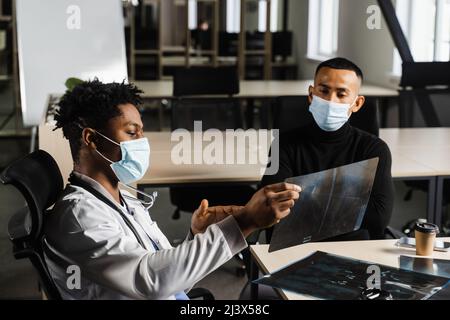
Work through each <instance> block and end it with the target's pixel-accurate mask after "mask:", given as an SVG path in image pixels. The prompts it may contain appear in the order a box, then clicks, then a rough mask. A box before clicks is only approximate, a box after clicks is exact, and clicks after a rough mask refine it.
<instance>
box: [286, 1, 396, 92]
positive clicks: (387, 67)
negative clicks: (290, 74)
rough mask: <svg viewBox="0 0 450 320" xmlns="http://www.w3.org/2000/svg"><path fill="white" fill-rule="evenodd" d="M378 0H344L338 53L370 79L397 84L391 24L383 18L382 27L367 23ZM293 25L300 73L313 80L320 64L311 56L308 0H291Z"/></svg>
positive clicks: (380, 83) (290, 9) (291, 21)
mask: <svg viewBox="0 0 450 320" xmlns="http://www.w3.org/2000/svg"><path fill="white" fill-rule="evenodd" d="M372 4H376V0H340V7H339V40H338V53H337V55H338V56H343V57H346V58H348V59H350V60H352V61H354V62H355V63H356V64H358V65H359V66H360V67H361V68H362V69H363V71H364V73H365V75H366V81H367V82H368V83H373V84H377V85H382V86H390V87H395V86H396V84H397V83H398V80H395V79H392V76H391V75H390V72H391V69H392V60H393V49H394V43H393V41H392V39H391V36H390V34H389V31H388V29H387V25H386V24H385V22H384V19H383V20H382V25H381V30H369V29H368V28H367V26H366V21H367V18H368V14H367V13H366V10H367V7H368V6H370V5H372ZM289 27H290V29H291V30H292V31H293V32H294V38H295V52H294V54H295V57H296V60H297V61H298V62H299V75H300V77H301V78H305V79H309V78H311V77H312V76H313V74H314V70H315V68H316V66H317V64H318V63H319V62H318V61H314V60H311V59H308V58H307V57H306V53H307V44H308V43H307V38H308V0H291V1H290V3H289Z"/></svg>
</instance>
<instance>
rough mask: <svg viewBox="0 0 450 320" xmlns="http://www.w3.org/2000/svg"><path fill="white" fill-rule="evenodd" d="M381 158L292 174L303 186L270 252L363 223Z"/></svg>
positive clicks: (295, 182)
mask: <svg viewBox="0 0 450 320" xmlns="http://www.w3.org/2000/svg"><path fill="white" fill-rule="evenodd" d="M377 166H378V158H373V159H369V160H364V161H361V162H356V163H352V164H349V165H345V166H342V167H338V168H334V169H329V170H325V171H321V172H317V173H312V174H308V175H304V176H300V177H294V178H289V179H287V180H286V182H289V183H293V184H296V185H299V186H300V187H301V188H302V192H301V193H300V198H299V199H298V200H297V202H296V204H295V205H294V207H293V208H292V209H291V213H290V214H289V215H288V216H287V217H286V218H285V219H283V220H281V222H280V223H279V224H277V225H276V227H275V229H274V232H273V236H272V239H271V242H270V247H269V252H272V251H276V250H280V249H284V248H287V247H291V246H295V245H299V244H303V243H307V242H311V241H320V240H324V239H327V238H331V237H335V236H338V235H342V234H346V233H349V232H352V231H354V230H358V229H359V228H360V227H361V223H362V220H363V218H364V214H365V212H366V208H367V203H368V201H369V197H370V192H371V191H372V185H373V181H374V179H375V173H376V170H377Z"/></svg>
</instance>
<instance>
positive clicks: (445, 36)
mask: <svg viewBox="0 0 450 320" xmlns="http://www.w3.org/2000/svg"><path fill="white" fill-rule="evenodd" d="M396 12H397V16H398V18H399V21H400V25H401V26H402V29H403V32H404V33H405V36H406V38H407V39H408V43H409V46H410V49H411V52H412V55H413V57H414V60H415V61H449V60H450V0H397V4H396ZM393 73H394V75H401V73H402V60H401V58H400V55H399V53H398V50H397V49H395V50H394V66H393Z"/></svg>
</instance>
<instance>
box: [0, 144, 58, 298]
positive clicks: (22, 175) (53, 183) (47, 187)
mask: <svg viewBox="0 0 450 320" xmlns="http://www.w3.org/2000/svg"><path fill="white" fill-rule="evenodd" d="M0 179H1V182H2V183H3V184H11V185H13V186H14V187H16V188H17V189H18V190H19V191H20V192H21V193H22V195H23V196H24V198H25V200H26V203H27V206H26V207H25V208H23V209H21V210H19V212H17V213H15V214H14V215H13V216H12V218H11V219H10V221H9V224H8V233H9V237H10V239H11V241H12V243H13V254H14V257H15V258H16V259H26V258H28V259H30V261H31V263H32V265H33V267H34V268H35V269H36V270H37V272H38V275H39V279H40V282H41V285H42V289H43V290H44V292H45V294H46V296H47V298H49V299H61V296H60V294H59V292H58V289H57V288H56V286H55V284H54V282H53V279H52V277H51V276H50V273H49V271H48V268H47V265H46V263H45V260H44V251H43V249H44V248H43V242H44V235H43V223H44V215H45V211H46V210H47V209H48V208H49V207H50V206H52V205H53V204H54V203H55V202H56V200H57V198H58V195H59V194H60V192H61V191H62V190H63V179H62V176H61V172H60V171H59V168H58V165H57V164H56V162H55V160H53V158H52V157H51V156H50V155H49V154H48V153H46V152H45V151H42V150H39V151H36V152H34V153H31V154H29V155H28V156H26V157H24V158H23V159H20V160H18V161H16V162H14V163H13V164H11V165H10V166H9V167H8V168H6V169H5V170H4V171H3V173H2V174H1V176H0Z"/></svg>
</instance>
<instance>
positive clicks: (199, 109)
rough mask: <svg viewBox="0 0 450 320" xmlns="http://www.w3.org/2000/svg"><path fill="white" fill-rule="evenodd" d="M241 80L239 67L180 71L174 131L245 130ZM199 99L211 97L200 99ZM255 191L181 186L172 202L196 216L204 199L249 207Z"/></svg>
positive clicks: (176, 80)
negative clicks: (239, 97)
mask: <svg viewBox="0 0 450 320" xmlns="http://www.w3.org/2000/svg"><path fill="white" fill-rule="evenodd" d="M237 93H239V79H238V75H237V70H236V68H235V67H223V68H204V67H202V68H190V69H180V70H178V71H177V72H176V74H175V78H174V95H175V96H176V99H175V100H174V101H173V104H172V116H171V118H172V130H176V129H181V128H182V129H187V130H190V131H193V129H194V121H201V124H202V130H203V131H205V130H208V129H212V128H214V129H218V130H226V129H242V128H244V121H243V117H242V111H241V107H240V103H239V100H237V99H235V98H233V95H234V94H237ZM196 96H209V97H208V98H207V97H204V98H199V97H196ZM254 192H255V190H254V189H253V188H252V187H250V186H234V185H233V186H219V185H217V186H211V185H208V186H190V187H186V186H180V187H171V188H170V199H171V202H172V204H173V205H175V206H176V207H177V208H176V210H175V212H174V214H173V218H174V219H178V218H179V217H180V211H186V212H189V213H192V212H193V211H194V210H195V209H197V208H198V206H199V204H200V202H201V200H202V199H208V201H209V203H210V205H211V206H214V205H227V204H235V205H245V204H246V203H247V202H248V200H250V198H251V196H252V195H253V193H254Z"/></svg>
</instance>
